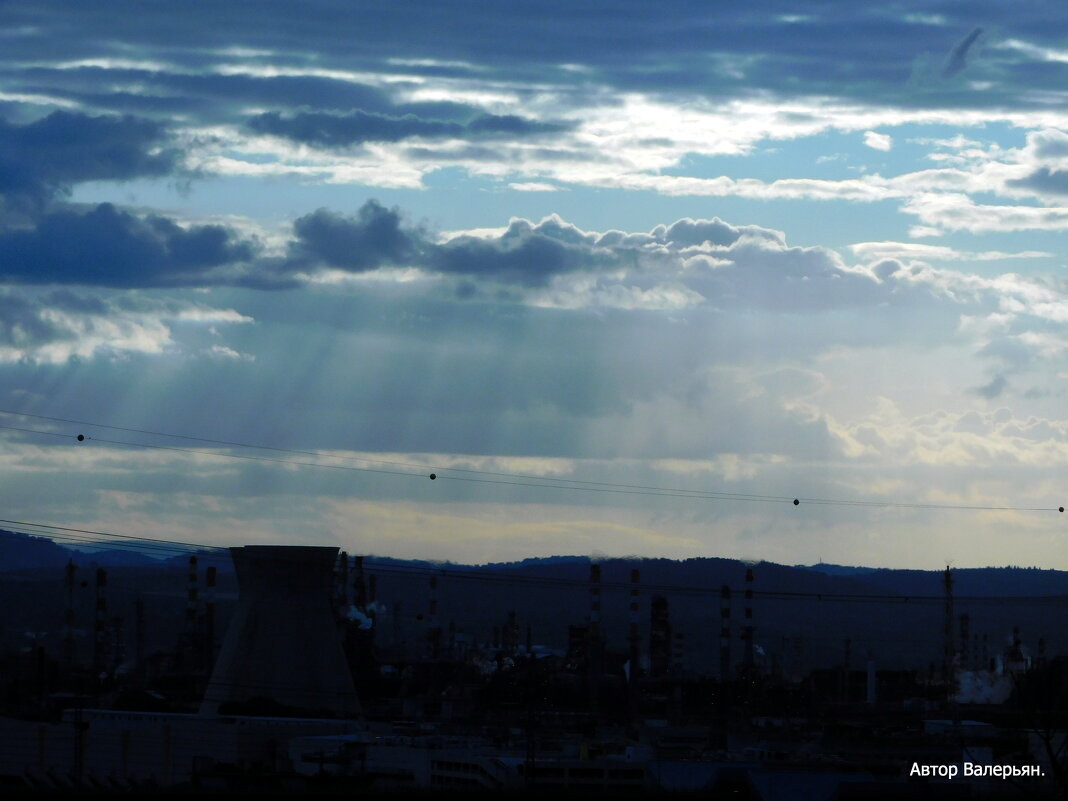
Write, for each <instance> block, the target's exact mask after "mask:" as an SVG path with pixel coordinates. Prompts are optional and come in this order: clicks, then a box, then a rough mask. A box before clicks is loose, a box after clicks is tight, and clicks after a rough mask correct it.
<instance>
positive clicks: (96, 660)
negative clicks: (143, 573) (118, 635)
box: [93, 567, 110, 676]
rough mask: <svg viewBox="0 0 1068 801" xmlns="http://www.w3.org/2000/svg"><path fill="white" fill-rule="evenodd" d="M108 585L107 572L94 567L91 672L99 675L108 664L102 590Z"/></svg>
mask: <svg viewBox="0 0 1068 801" xmlns="http://www.w3.org/2000/svg"><path fill="white" fill-rule="evenodd" d="M107 585H108V572H107V571H106V570H105V569H104V568H102V567H98V568H97V569H96V618H95V620H94V625H93V672H94V673H95V674H96V675H97V676H99V675H100V673H101V672H102V671H104V670H106V669H107V668H108V667H110V665H109V664H108V663H109V662H110V659H109V657H108V599H107V594H106V592H105V590H104V588H105V587H107Z"/></svg>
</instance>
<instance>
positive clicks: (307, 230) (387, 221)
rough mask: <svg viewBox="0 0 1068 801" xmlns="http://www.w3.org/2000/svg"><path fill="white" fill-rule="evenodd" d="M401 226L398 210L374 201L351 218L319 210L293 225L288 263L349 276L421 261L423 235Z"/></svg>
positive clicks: (423, 245)
mask: <svg viewBox="0 0 1068 801" xmlns="http://www.w3.org/2000/svg"><path fill="white" fill-rule="evenodd" d="M401 226H402V219H401V215H400V212H399V211H398V210H397V209H387V208H385V207H384V206H382V205H381V204H379V203H378V202H377V201H374V200H370V201H368V202H367V203H365V204H364V205H363V206H362V207H361V208H360V210H359V211H357V212H356V214H355V215H353V216H351V217H345V216H342V215H340V214H337V213H335V212H332V211H328V210H327V209H319V210H318V211H315V212H313V213H311V214H308V215H305V216H304V217H301V218H299V219H298V220H296V221H295V222H294V223H293V232H294V234H295V239H294V241H293V243H292V245H291V246H290V259H291V261H292V263H293V264H294V266H298V265H305V264H307V265H316V264H323V265H326V266H329V267H336V268H340V269H343V270H348V271H350V272H364V271H366V270H374V269H376V268H378V267H381V266H384V265H390V264H400V263H403V262H406V261H418V260H420V259H421V253H422V252H423V251H424V249H425V248H426V247H427V243H426V242H425V240H424V237H423V235H422V234H421V233H420V232H419V231H417V230H412V229H403V228H402V227H401Z"/></svg>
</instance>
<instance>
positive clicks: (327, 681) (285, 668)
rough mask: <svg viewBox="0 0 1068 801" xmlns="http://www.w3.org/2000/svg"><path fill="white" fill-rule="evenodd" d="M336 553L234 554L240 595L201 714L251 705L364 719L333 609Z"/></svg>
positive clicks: (250, 549) (273, 549)
mask: <svg viewBox="0 0 1068 801" xmlns="http://www.w3.org/2000/svg"><path fill="white" fill-rule="evenodd" d="M337 551H338V549H337V548H319V547H307V546H269V545H249V546H245V547H243V548H231V549H230V556H231V558H232V559H233V561H234V569H235V571H236V573H237V581H238V586H239V589H240V595H239V597H238V603H237V609H236V610H235V611H234V615H233V618H232V619H231V620H230V625H229V628H228V629H227V631H226V637H225V639H224V640H223V644H222V648H221V649H220V651H219V658H218V660H216V663H215V670H214V671H213V672H212V676H211V680H210V682H209V683H208V689H207V692H206V693H205V695H204V702H203V703H202V704H201V707H200V711H201V713H202V714H216V713H218V712H219V708H220V707H221V706H223V705H225V704H227V703H240V702H244V701H249V700H251V699H254V698H268V699H270V700H273V701H275V702H276V703H279V704H282V705H285V706H288V707H294V708H297V709H300V710H305V711H307V712H309V713H311V714H318V713H319V712H320V710H322V711H325V712H327V713H329V714H334V715H341V716H349V717H351V716H354V715H357V714H359V711H360V705H359V700H358V699H357V697H356V690H355V688H354V687H353V684H352V675H351V674H350V672H349V668H348V665H347V664H346V662H345V655H344V652H343V651H342V648H341V640H340V638H339V636H338V633H337V628H336V627H335V625H334V619H333V615H332V613H331V609H330V595H331V580H332V574H333V569H334V562H335V560H336V558H337Z"/></svg>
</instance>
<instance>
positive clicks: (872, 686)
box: [867, 659, 876, 706]
mask: <svg viewBox="0 0 1068 801" xmlns="http://www.w3.org/2000/svg"><path fill="white" fill-rule="evenodd" d="M875 693H876V679H875V660H874V659H869V660H868V699H867V700H868V706H875Z"/></svg>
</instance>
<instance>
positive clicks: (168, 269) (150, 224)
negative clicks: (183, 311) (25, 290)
mask: <svg viewBox="0 0 1068 801" xmlns="http://www.w3.org/2000/svg"><path fill="white" fill-rule="evenodd" d="M252 256H253V246H252V245H251V244H250V243H248V242H244V241H241V240H239V239H238V238H237V237H236V236H235V235H234V234H233V233H232V232H231V231H229V230H228V229H226V228H224V227H222V226H218V225H201V226H193V227H190V228H183V227H181V226H179V225H178V224H176V223H175V222H174V221H173V220H170V219H167V218H165V217H159V216H155V215H150V216H148V217H138V216H135V215H133V214H130V213H128V212H126V211H122V210H119V209H117V208H115V207H114V206H112V205H111V204H109V203H102V204H100V205H98V206H96V207H95V208H93V209H91V210H89V211H81V210H75V209H66V208H64V209H56V210H52V211H49V212H46V213H44V214H43V215H41V216H40V217H39V218H38V219H37V220H36V222H35V225H34V226H33V227H32V228H18V229H15V230H9V231H7V232H4V233H2V234H0V278H2V279H3V280H5V281H8V282H11V283H20V284H75V285H96V286H110V287H152V286H189V285H201V284H212V283H220V282H221V283H233V282H234V280H235V279H233V278H219V277H217V276H214V277H213V270H215V268H219V267H223V266H225V265H228V264H232V263H234V262H243V261H248V260H249V259H251V258H252Z"/></svg>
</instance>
